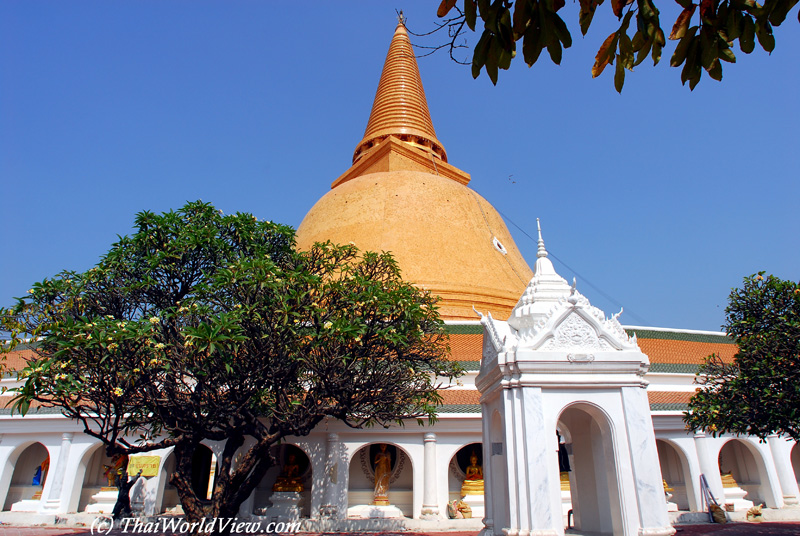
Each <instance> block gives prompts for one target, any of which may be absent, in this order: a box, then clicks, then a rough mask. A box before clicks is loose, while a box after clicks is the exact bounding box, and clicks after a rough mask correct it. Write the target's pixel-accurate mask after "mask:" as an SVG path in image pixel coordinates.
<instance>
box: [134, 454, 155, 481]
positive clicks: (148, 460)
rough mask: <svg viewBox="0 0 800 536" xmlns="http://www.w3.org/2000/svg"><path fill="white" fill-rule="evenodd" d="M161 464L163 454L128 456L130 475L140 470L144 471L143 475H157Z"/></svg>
mask: <svg viewBox="0 0 800 536" xmlns="http://www.w3.org/2000/svg"><path fill="white" fill-rule="evenodd" d="M159 465H161V456H131V457H130V458H128V476H136V475H137V474H138V473H139V470H141V471H142V476H145V477H150V476H156V475H157V474H158V466H159Z"/></svg>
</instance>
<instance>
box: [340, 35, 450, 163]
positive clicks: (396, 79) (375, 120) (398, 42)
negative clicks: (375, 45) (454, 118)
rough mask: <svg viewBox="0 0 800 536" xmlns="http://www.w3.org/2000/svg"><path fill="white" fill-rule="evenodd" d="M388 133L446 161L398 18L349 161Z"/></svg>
mask: <svg viewBox="0 0 800 536" xmlns="http://www.w3.org/2000/svg"><path fill="white" fill-rule="evenodd" d="M390 135H391V136H394V137H396V138H398V139H399V140H400V141H403V142H406V143H407V144H410V145H412V146H414V147H415V148H417V149H419V150H422V151H424V152H427V153H430V154H431V155H433V157H434V158H436V159H439V160H441V161H444V162H447V153H446V152H445V150H444V147H442V144H441V143H440V142H439V140H437V139H436V131H435V130H434V129H433V122H432V121H431V115H430V112H428V102H427V101H426V100H425V90H424V89H422V80H421V79H420V76H419V69H418V68H417V60H416V58H415V57H414V50H413V49H412V48H411V41H409V39H408V34H407V33H406V28H405V25H404V24H403V20H402V19H401V20H400V22H399V23H398V25H397V29H396V30H395V31H394V37H392V43H391V45H389V53H388V54H387V55H386V63H385V64H384V65H383V72H382V73H381V81H380V83H379V84H378V91H377V93H376V94H375V102H374V103H373V104H372V113H370V115H369V122H368V123H367V130H366V132H365V133H364V139H362V140H361V142H360V143H359V144H358V146H357V147H356V150H355V153H354V154H353V163H355V162H356V161H357V160H359V159H360V158H361V157H362V156H363V155H364V153H366V152H367V151H369V150H370V149H371V148H372V147H374V146H376V145H378V144H379V143H381V142H382V141H384V140H385V139H386V138H388V137H389V136H390Z"/></svg>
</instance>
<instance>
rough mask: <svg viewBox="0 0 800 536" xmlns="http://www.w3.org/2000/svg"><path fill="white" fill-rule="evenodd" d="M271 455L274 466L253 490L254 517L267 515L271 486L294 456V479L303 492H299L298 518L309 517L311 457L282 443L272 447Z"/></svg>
mask: <svg viewBox="0 0 800 536" xmlns="http://www.w3.org/2000/svg"><path fill="white" fill-rule="evenodd" d="M271 454H272V456H273V457H274V459H275V465H273V466H272V467H270V468H269V469H268V470H267V472H266V473H265V474H264V476H263V477H262V478H261V482H259V484H258V485H257V486H256V488H255V489H254V490H253V501H252V513H253V514H255V515H263V514H267V515H268V514H269V512H268V509H269V507H270V506H272V503H271V501H270V497H271V496H272V494H273V493H274V491H273V486H274V485H275V483H276V481H277V480H278V477H279V476H280V475H281V474H282V471H283V469H284V467H286V466H287V465H288V464H289V463H290V461H289V458H290V456H294V460H293V462H292V463H293V464H295V465H297V473H296V477H295V479H296V480H297V481H299V482H300V483H301V484H302V487H303V491H301V492H300V496H301V499H300V502H299V503H298V505H297V506H298V507H299V508H300V517H310V516H311V493H312V488H313V482H314V470H313V467H312V463H311V456H309V454H308V453H307V452H306V450H305V449H303V448H301V447H300V446H298V445H295V444H293V443H284V444H283V445H276V446H274V447H272V449H271Z"/></svg>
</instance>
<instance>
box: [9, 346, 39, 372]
mask: <svg viewBox="0 0 800 536" xmlns="http://www.w3.org/2000/svg"><path fill="white" fill-rule="evenodd" d="M35 355H36V354H34V352H33V350H29V349H26V350H14V351H13V352H9V353H8V354H6V355H5V360H6V361H5V366H6V367H7V368H8V370H9V371H16V370H22V369H23V368H25V365H27V360H29V359H31V358H33V357H34V356H35ZM1 359H3V357H2V356H0V360H1Z"/></svg>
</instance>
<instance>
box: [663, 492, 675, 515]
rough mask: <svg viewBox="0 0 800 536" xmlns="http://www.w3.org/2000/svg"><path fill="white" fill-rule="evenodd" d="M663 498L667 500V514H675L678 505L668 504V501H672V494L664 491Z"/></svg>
mask: <svg viewBox="0 0 800 536" xmlns="http://www.w3.org/2000/svg"><path fill="white" fill-rule="evenodd" d="M664 497H665V498H666V499H667V512H677V511H678V504H677V503H674V502H670V499H672V493H670V492H668V491H666V492H664Z"/></svg>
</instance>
